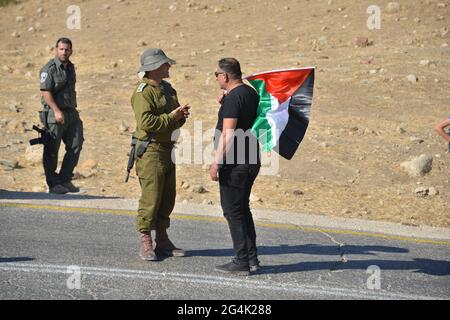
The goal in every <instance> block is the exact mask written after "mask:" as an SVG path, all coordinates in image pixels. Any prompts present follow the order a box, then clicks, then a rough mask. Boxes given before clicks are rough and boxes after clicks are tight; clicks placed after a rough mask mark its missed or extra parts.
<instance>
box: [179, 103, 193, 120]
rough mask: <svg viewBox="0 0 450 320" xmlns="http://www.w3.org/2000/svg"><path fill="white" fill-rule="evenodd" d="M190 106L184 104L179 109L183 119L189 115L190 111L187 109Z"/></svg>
mask: <svg viewBox="0 0 450 320" xmlns="http://www.w3.org/2000/svg"><path fill="white" fill-rule="evenodd" d="M190 108H191V106H190V105H188V104H185V105H184V106H182V107H181V109H182V110H183V113H184V118H185V119H187V118H189V115H190V114H191V113H190V112H189V109H190Z"/></svg>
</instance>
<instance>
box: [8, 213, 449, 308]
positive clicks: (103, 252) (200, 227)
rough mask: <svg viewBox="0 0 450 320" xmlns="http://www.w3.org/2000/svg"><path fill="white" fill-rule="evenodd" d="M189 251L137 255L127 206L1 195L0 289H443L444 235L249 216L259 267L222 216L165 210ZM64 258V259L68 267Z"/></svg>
mask: <svg viewBox="0 0 450 320" xmlns="http://www.w3.org/2000/svg"><path fill="white" fill-rule="evenodd" d="M169 234H170V235H171V238H172V239H173V241H174V242H175V244H177V245H178V246H181V247H183V248H184V249H186V250H187V251H188V255H189V256H188V257H184V258H173V257H172V258H167V259H164V260H162V261H158V262H145V261H141V260H140V259H139V257H138V236H137V233H136V231H135V229H134V217H133V216H132V215H130V214H127V213H125V212H124V213H123V214H121V213H119V214H117V212H116V213H104V212H103V213H99V212H95V210H87V211H86V210H83V211H81V210H80V212H76V211H72V210H70V211H67V210H66V209H64V208H60V209H57V208H53V209H51V210H49V209H48V208H47V209H45V208H27V207H23V206H11V205H8V206H3V205H0V299H180V300H185V299H218V300H226V299H258V300H261V299H433V300H434V299H449V298H450V244H449V243H445V242H444V243H439V242H436V243H422V242H421V241H420V240H418V239H411V240H409V241H404V240H395V239H385V238H382V237H377V236H368V235H359V234H351V232H341V231H339V230H337V231H336V232H324V231H304V230H301V229H299V228H289V227H286V226H281V225H280V226H279V227H277V226H276V225H271V226H270V227H266V226H262V225H258V226H257V236H258V238H257V243H258V247H259V255H260V260H261V262H262V265H263V268H262V269H261V271H260V272H258V273H257V274H252V275H251V276H249V277H238V276H231V275H227V274H221V273H218V272H216V271H214V266H215V265H217V264H222V263H225V262H228V261H229V260H230V259H231V258H232V256H233V251H232V250H231V239H230V236H229V231H228V227H227V225H226V223H225V222H224V220H223V221H217V219H208V218H206V217H197V216H178V217H177V218H174V219H172V226H171V228H170V229H169ZM71 266H72V267H71Z"/></svg>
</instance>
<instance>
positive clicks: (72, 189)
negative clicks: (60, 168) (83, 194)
mask: <svg viewBox="0 0 450 320" xmlns="http://www.w3.org/2000/svg"><path fill="white" fill-rule="evenodd" d="M62 185H63V187H65V188H66V189H67V190H69V192H80V188H78V187H75V186H74V185H73V183H72V182H66V183H63V184H62Z"/></svg>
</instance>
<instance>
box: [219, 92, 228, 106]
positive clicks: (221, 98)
mask: <svg viewBox="0 0 450 320" xmlns="http://www.w3.org/2000/svg"><path fill="white" fill-rule="evenodd" d="M227 94H228V92H227V91H226V90H222V91H221V92H220V94H219V96H218V97H217V102H218V103H219V104H222V102H223V98H225V96H226V95H227Z"/></svg>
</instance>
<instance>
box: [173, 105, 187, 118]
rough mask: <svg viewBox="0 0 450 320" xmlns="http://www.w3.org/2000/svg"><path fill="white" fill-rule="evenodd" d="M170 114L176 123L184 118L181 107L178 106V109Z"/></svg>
mask: <svg viewBox="0 0 450 320" xmlns="http://www.w3.org/2000/svg"><path fill="white" fill-rule="evenodd" d="M171 114H173V115H174V117H175V120H177V121H180V120H181V119H184V118H185V116H184V110H183V107H182V106H180V107H178V108H176V109H174V110H173V111H172V112H171Z"/></svg>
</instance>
